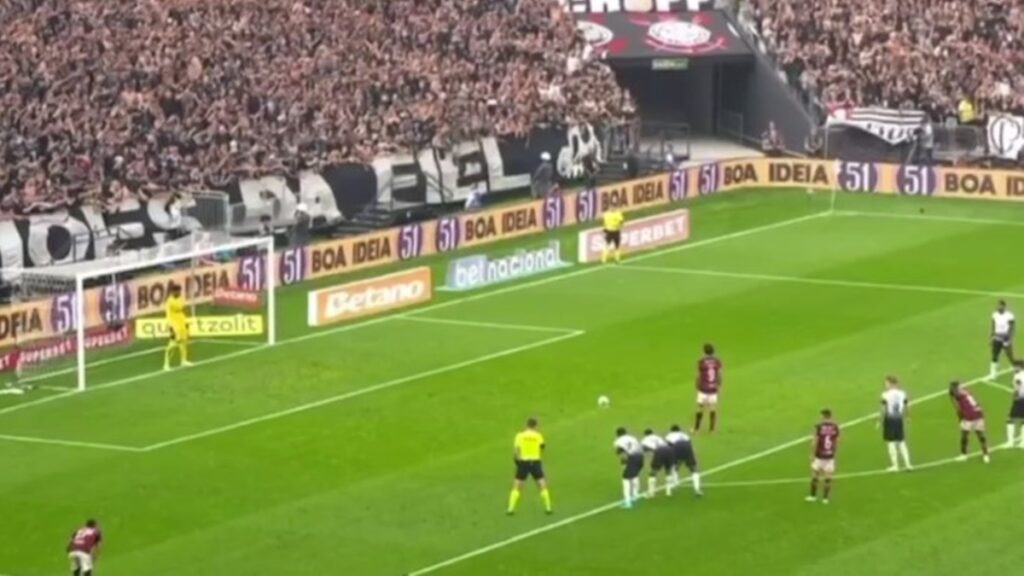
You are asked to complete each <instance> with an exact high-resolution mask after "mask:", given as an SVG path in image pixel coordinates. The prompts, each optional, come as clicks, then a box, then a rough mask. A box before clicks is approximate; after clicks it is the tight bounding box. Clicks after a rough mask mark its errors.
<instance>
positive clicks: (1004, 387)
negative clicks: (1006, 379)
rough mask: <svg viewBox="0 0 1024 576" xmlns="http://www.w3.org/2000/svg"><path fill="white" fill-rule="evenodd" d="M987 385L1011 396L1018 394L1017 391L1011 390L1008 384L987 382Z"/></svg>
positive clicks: (993, 381)
mask: <svg viewBox="0 0 1024 576" xmlns="http://www.w3.org/2000/svg"><path fill="white" fill-rule="evenodd" d="M985 385H986V386H991V387H993V388H998V389H1000V390H1003V391H1005V392H1009V393H1010V394H1015V393H1016V390H1014V389H1013V388H1011V387H1009V386H1007V385H1006V384H1003V383H1001V382H996V381H995V380H985Z"/></svg>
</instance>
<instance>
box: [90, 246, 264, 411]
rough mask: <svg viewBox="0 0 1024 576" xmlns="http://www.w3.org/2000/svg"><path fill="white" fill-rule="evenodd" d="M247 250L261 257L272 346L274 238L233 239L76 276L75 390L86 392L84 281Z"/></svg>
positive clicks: (102, 268)
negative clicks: (76, 383) (76, 379)
mask: <svg viewBox="0 0 1024 576" xmlns="http://www.w3.org/2000/svg"><path fill="white" fill-rule="evenodd" d="M247 248H250V249H251V248H255V249H258V250H260V252H261V253H262V254H263V255H264V260H265V261H264V263H263V264H264V268H263V270H264V273H263V277H264V283H265V285H264V289H265V290H266V291H267V344H268V345H273V344H275V343H276V322H275V316H276V314H275V310H276V302H275V300H274V292H275V290H274V288H275V281H276V278H275V267H274V238H273V237H272V236H267V237H260V238H245V239H235V240H230V241H226V242H223V243H219V244H216V245H213V246H210V247H207V248H201V249H197V250H192V251H189V252H183V253H180V254H173V255H169V256H162V257H158V258H153V259H149V260H146V261H140V262H134V263H129V264H122V265H118V266H109V267H98V268H95V269H91V270H84V271H81V272H76V273H75V330H76V340H77V342H76V348H77V363H78V386H77V389H78V390H80V391H81V390H85V382H86V371H85V370H86V363H85V342H86V339H85V338H86V315H85V307H86V306H85V304H86V302H85V284H86V282H87V281H89V280H91V279H93V278H99V277H103V276H116V275H118V274H124V273H126V272H131V271H133V270H143V269H146V268H153V267H157V266H163V265H167V264H173V263H175V262H182V261H185V260H193V261H194V260H195V259H197V258H203V257H206V256H213V255H216V254H220V253H223V252H235V251H238V250H245V249H247Z"/></svg>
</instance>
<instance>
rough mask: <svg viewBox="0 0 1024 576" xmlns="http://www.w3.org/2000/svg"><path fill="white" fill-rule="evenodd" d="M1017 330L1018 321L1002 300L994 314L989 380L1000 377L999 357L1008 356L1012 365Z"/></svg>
mask: <svg viewBox="0 0 1024 576" xmlns="http://www.w3.org/2000/svg"><path fill="white" fill-rule="evenodd" d="M1016 328H1017V320H1016V318H1014V316H1013V312H1010V311H1009V310H1008V309H1007V308H1006V300H1000V301H999V304H998V305H997V306H996V311H995V312H993V313H992V330H991V335H992V363H991V364H990V365H989V370H988V377H989V380H995V379H996V376H998V375H999V355H1000V354H1001V353H1005V354H1006V359H1007V360H1009V361H1010V363H1011V364H1013V362H1014V358H1013V333H1014V331H1015V330H1016Z"/></svg>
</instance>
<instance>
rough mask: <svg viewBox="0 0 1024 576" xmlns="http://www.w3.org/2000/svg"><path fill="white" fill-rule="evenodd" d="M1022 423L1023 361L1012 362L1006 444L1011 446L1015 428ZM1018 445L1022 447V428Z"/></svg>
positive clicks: (1023, 416)
mask: <svg viewBox="0 0 1024 576" xmlns="http://www.w3.org/2000/svg"><path fill="white" fill-rule="evenodd" d="M1022 424H1024V361H1020V360H1018V361H1016V362H1014V363H1013V404H1011V405H1010V418H1009V420H1007V421H1006V446H1007V447H1012V446H1013V444H1014V442H1015V441H1016V436H1017V429H1018V428H1020V427H1021V425H1022ZM1018 446H1019V447H1021V448H1024V430H1021V434H1020V444H1018Z"/></svg>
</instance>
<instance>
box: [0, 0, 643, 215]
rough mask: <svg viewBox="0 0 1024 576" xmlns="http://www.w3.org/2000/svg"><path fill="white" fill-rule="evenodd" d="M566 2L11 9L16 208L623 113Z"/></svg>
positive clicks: (7, 102) (8, 84)
mask: <svg viewBox="0 0 1024 576" xmlns="http://www.w3.org/2000/svg"><path fill="white" fill-rule="evenodd" d="M588 52H589V50H588V48H587V47H586V45H585V43H584V42H583V41H582V39H581V38H580V37H579V35H578V34H577V33H576V30H575V27H574V24H573V22H572V19H571V17H570V16H569V15H568V14H566V13H564V12H563V11H562V10H560V9H558V2H557V0H502V1H495V0H218V1H216V2H210V1H208V0H79V1H76V2H69V1H67V0H4V2H2V3H0V86H2V87H0V193H2V194H3V199H2V201H0V208H3V209H4V210H5V211H6V212H12V211H13V212H17V213H20V212H25V211H33V210H50V209H53V208H58V207H60V206H63V205H67V204H72V203H77V202H87V203H94V204H96V205H106V206H110V205H112V204H116V203H118V202H119V201H121V200H122V199H124V198H125V197H130V196H132V195H136V194H142V195H145V194H148V193H152V192H156V191H162V190H180V189H186V190H187V189H190V188H195V187H201V186H219V185H223V184H225V183H226V182H228V181H229V180H230V179H232V178H236V177H251V176H257V175H269V174H283V173H294V172H295V171H297V170H300V169H304V168H316V167H318V166H320V165H322V164H324V163H335V162H347V161H356V162H366V161H368V160H370V159H371V158H373V157H374V156H376V155H378V154H382V153H387V152H391V151H397V150H410V149H417V148H422V147H425V146H428V145H434V146H439V147H444V146H447V145H450V144H452V143H455V142H457V141H459V140H461V139H468V138H474V137H478V136H481V135H497V136H502V135H523V134H525V133H526V132H527V131H528V130H529V129H530V128H531V127H532V126H534V125H537V124H542V123H556V124H571V123H573V122H579V121H592V122H600V121H603V120H613V119H616V118H619V117H621V116H622V115H623V112H624V110H625V109H628V107H629V106H630V103H629V96H628V94H626V93H624V92H623V91H622V90H620V89H619V87H618V86H617V84H616V82H615V79H614V76H613V75H612V73H611V71H610V70H609V69H608V68H607V67H606V66H605V65H604V64H602V63H600V62H597V61H593V60H591V59H590V58H589V56H588Z"/></svg>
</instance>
